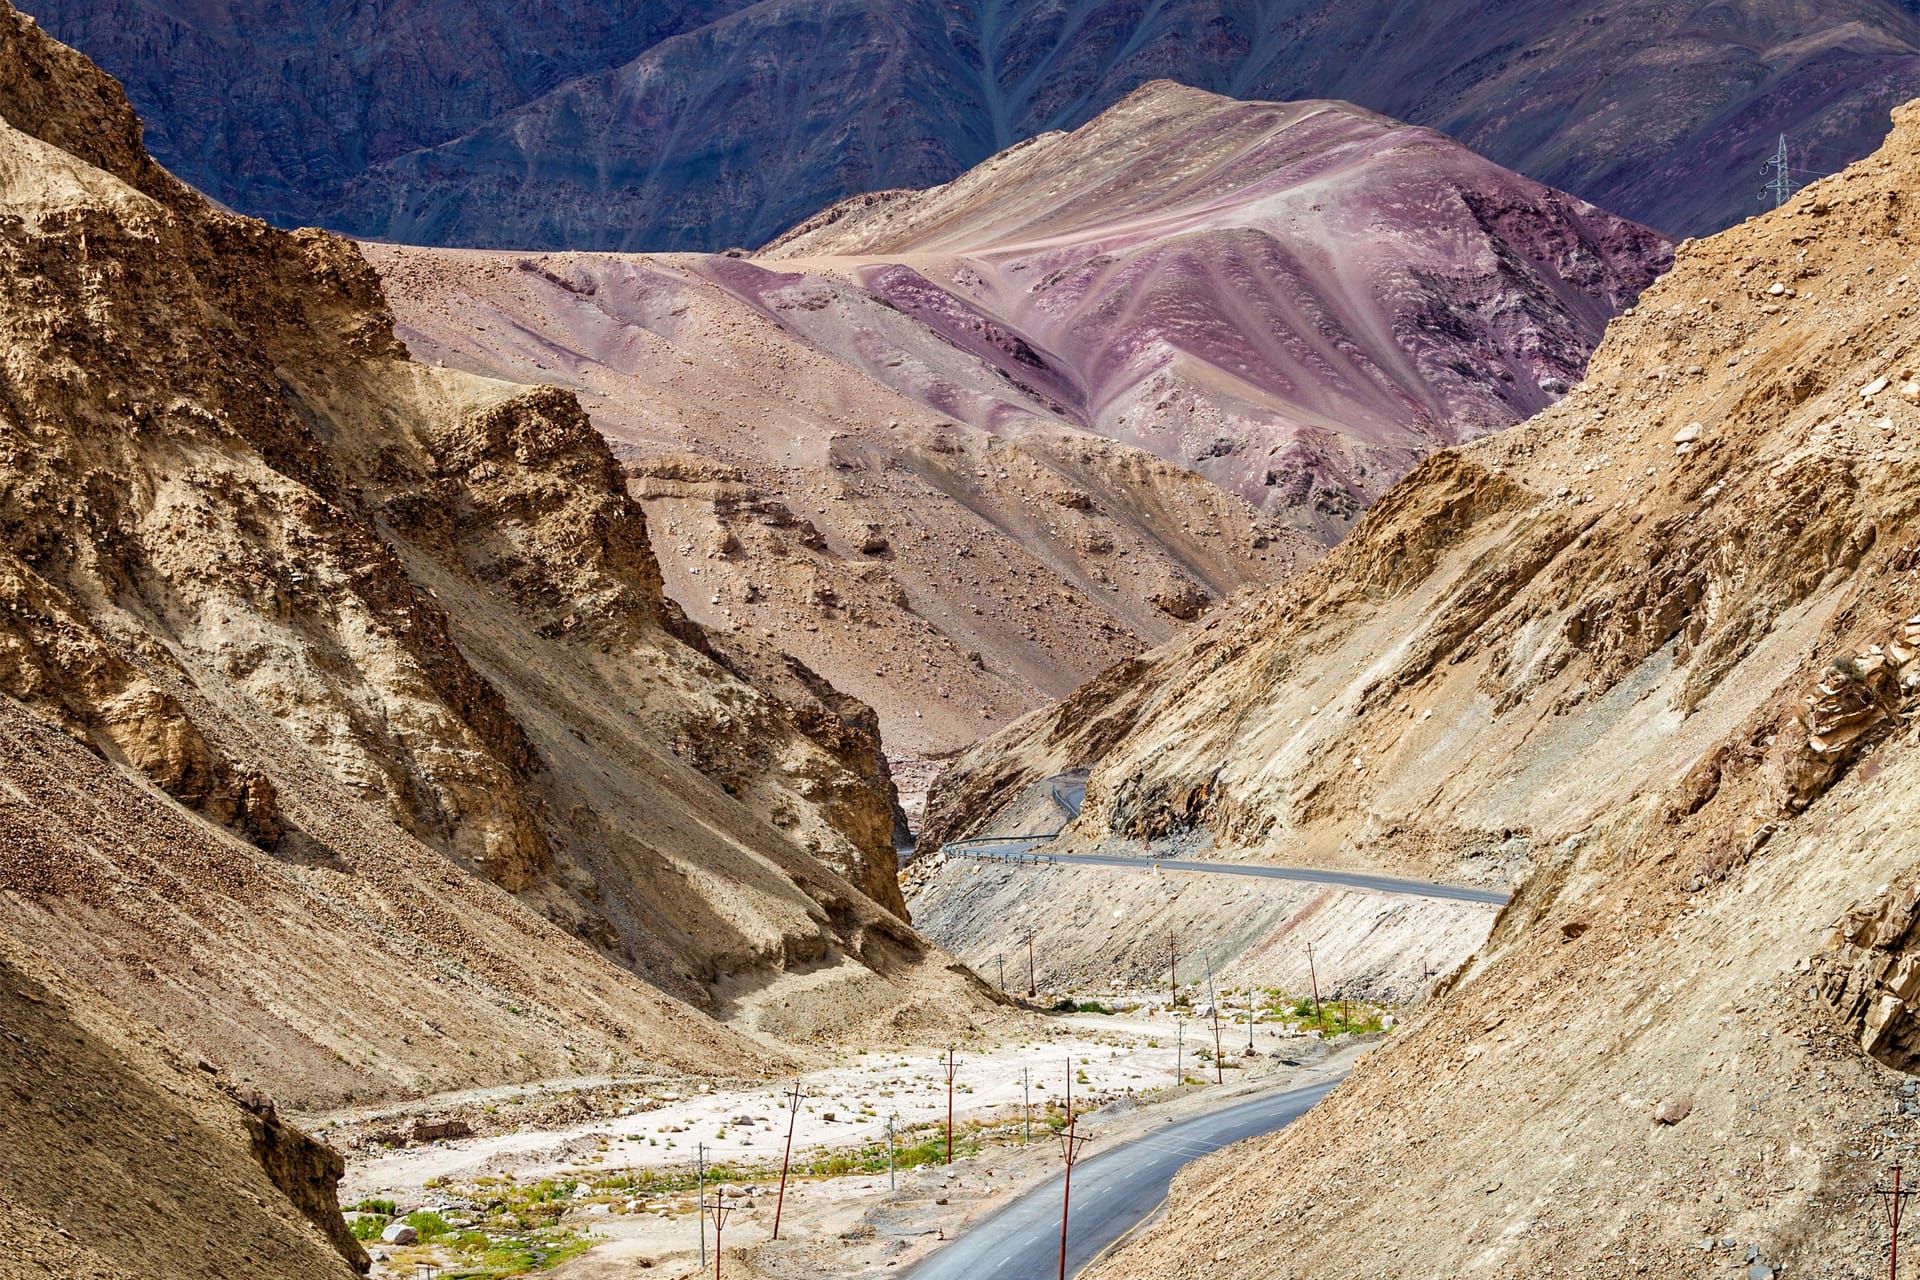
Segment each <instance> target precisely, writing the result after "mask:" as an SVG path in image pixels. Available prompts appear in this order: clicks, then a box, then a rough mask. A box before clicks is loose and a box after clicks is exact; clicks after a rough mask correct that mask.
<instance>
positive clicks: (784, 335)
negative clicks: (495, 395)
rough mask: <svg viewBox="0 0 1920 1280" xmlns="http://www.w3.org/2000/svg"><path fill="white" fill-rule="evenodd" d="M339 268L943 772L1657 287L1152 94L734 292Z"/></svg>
mask: <svg viewBox="0 0 1920 1280" xmlns="http://www.w3.org/2000/svg"><path fill="white" fill-rule="evenodd" d="M367 253H368V256H369V258H370V260H371V261H373V262H374V263H375V265H376V266H377V267H378V268H379V269H380V271H381V275H382V279H383V281H384V283H385V286H386V288H387V290H388V292H389V293H390V295H391V296H392V297H393V298H394V305H395V308H396V313H397V316H398V319H399V326H400V327H399V330H398V332H399V334H400V336H401V337H402V339H403V340H404V341H405V342H406V343H407V344H408V346H409V347H410V349H411V350H412V351H413V353H414V354H415V355H416V356H417V357H418V358H420V359H422V360H423V361H427V362H429V363H444V364H445V365H447V366H449V367H454V368H461V369H467V370H470V371H474V372H478V373H484V374H487V375H489V376H495V377H503V378H511V379H513V380H515V381H525V382H553V383H557V384H559V385H562V386H566V387H568V388H570V389H572V390H574V391H576V392H577V393H578V394H579V395H580V396H581V398H582V400H583V402H584V403H585V404H587V405H588V407H589V408H590V409H591V410H592V412H593V415H594V420H595V423H596V424H597V425H598V426H599V427H600V428H601V429H602V430H603V431H605V432H606V433H607V434H608V435H609V437H610V438H611V439H612V440H613V442H614V447H615V450H616V452H618V453H619V454H620V455H621V456H622V457H623V458H625V459H627V470H628V473H629V476H630V482H631V488H632V492H633V493H634V495H635V496H636V497H637V498H639V499H640V501H641V502H642V504H643V505H644V506H645V507H646V509H647V511H648V515H649V519H650V527H651V529H652V532H653V539H654V548H655V551H656V553H657V555H658V558H659V560H660V562H661V564H662V566H663V569H664V572H665V576H666V582H667V588H668V592H669V594H670V595H672V596H673V597H674V598H675V599H676V600H678V601H680V602H681V603H682V604H683V605H684V606H685V608H686V609H687V611H688V612H689V613H690V614H691V615H692V616H693V617H694V618H696V619H697V620H699V621H700V622H702V623H704V624H707V625H710V626H715V627H724V628H729V629H735V630H740V631H746V632H750V633H753V634H760V635H770V636H772V637H774V638H775V639H776V640H777V641H778V643H780V644H782V645H784V646H788V647H790V648H791V649H792V651H793V652H795V653H796V654H798V655H799V656H801V657H802V658H804V659H805V660H806V661H807V662H808V663H809V664H811V665H812V666H814V667H815V668H816V669H818V670H819V671H821V672H822V673H823V674H825V675H827V676H828V677H829V678H831V679H832V680H833V681H834V682H835V683H836V684H838V685H840V686H841V687H842V688H845V689H847V690H848V691H850V692H852V693H854V694H857V695H858V696H860V697H861V698H863V699H865V700H866V701H868V702H870V703H871V704H872V705H873V706H874V707H875V708H876V709H877V710H878V711H879V713H880V716H881V721H882V725H883V729H884V733H885V736H886V739H887V741H888V743H889V745H890V747H892V748H893V749H895V750H898V751H907V752H914V753H929V752H931V753H939V752H945V751H952V750H955V749H958V748H960V747H962V746H965V745H966V744H967V743H969V742H971V741H972V740H973V739H974V738H976V737H978V736H979V735H980V733H981V732H982V731H983V730H986V729H991V728H996V727H998V726H1000V725H1002V724H1004V723H1006V722H1007V721H1008V720H1010V719H1012V718H1014V717H1016V716H1017V715H1019V714H1021V713H1022V712H1025V711H1027V710H1030V709H1032V708H1033V707H1035V706H1037V705H1040V704H1041V703H1043V702H1044V701H1046V700H1049V699H1053V698H1057V697H1060V696H1062V695H1064V694H1066V693H1068V692H1070V691H1071V690H1072V689H1073V687H1074V686H1075V685H1077V684H1079V683H1080V682H1082V681H1084V680H1086V679H1088V678H1090V677H1091V676H1093V675H1094V674H1096V673H1097V672H1099V671H1100V670H1102V669H1103V668H1105V667H1107V666H1110V665H1112V664H1113V663H1114V662H1117V661H1120V660H1121V659H1123V658H1127V657H1129V656H1132V655H1133V654H1135V653H1137V652H1139V650H1140V649H1141V648H1142V647H1143V646H1144V645H1146V644H1155V643H1161V642H1164V641H1165V640H1167V639H1169V638H1170V637H1171V635H1172V634H1173V632H1174V630H1175V629H1176V628H1177V627H1178V625H1179V624H1180V623H1181V622H1183V621H1187V620H1190V619H1192V618H1193V617H1195V616H1196V615H1197V614H1198V613H1199V612H1200V611H1201V610H1202V609H1204V608H1205V607H1206V606H1208V605H1209V604H1210V603H1212V602H1214V601H1216V600H1219V599H1221V598H1224V597H1229V596H1231V595H1233V594H1234V593H1235V592H1236V591H1238V590H1240V589H1243V588H1246V587H1248V586H1252V585H1263V584H1268V583H1272V582H1275V581H1278V580H1281V579H1283V578H1285V577H1288V576H1290V575H1291V574H1292V573H1294V572H1296V571H1298V569H1300V568H1301V567H1302V566H1304V565H1305V564H1306V563H1308V562H1309V561H1311V560H1312V559H1313V558H1314V557H1316V556H1317V555H1318V554H1319V551H1320V549H1321V548H1322V547H1323V546H1324V545H1326V544H1327V543H1329V542H1331V541H1332V540H1334V539H1336V538H1338V536H1339V535H1340V534H1341V533H1343V532H1344V531H1345V529H1346V528H1347V527H1348V525H1349V524H1350V523H1351V521H1352V519H1353V518H1354V516H1355V514H1356V513H1357V512H1358V511H1359V510H1360V508H1361V507H1362V506H1363V505H1364V503H1365V502H1367V501H1368V500H1370V499H1371V498H1372V497H1374V496H1375V495H1377V494H1378V493H1380V492H1381V491H1382V490H1383V489H1384V488H1385V487H1386V486H1387V485H1388V484H1390V483H1392V481H1394V480H1395V479H1398V478H1399V476H1401V475H1402V474H1404V473H1405V472H1406V470H1407V469H1408V468H1409V467H1411V466H1412V465H1413V463H1414V462H1416V461H1417V460H1418V459H1419V458H1420V457H1422V456H1424V455H1425V454H1426V453H1428V452H1429V451H1431V450H1432V449H1434V448H1437V447H1439V446H1440V445H1442V444H1446V443H1450V442H1457V441H1460V440H1463V439H1468V438H1471V437H1473V436H1476V435H1480V434H1484V433H1485V432H1488V431H1492V430H1497V429H1500V428H1503V427H1506V426H1508V425H1510V424H1511V423H1513V422H1515V421H1517V420H1519V419H1520V418H1523V417H1525V416H1526V415H1527V414H1529V413H1531V412H1533V411H1534V410H1536V409H1539V408H1541V407H1542V406H1544V405H1546V404H1548V403H1550V402H1551V401H1552V400H1553V399H1554V398H1555V397H1556V396H1558V395H1559V394H1560V393H1562V392H1564V391H1565V389H1566V387H1567V386H1568V385H1570V384H1571V383H1572V382H1574V381H1576V380H1577V379H1578V377H1579V374H1580V371H1581V369H1582V368H1583V367H1584V365H1585V361H1586V357H1587V354H1588V352H1589V351H1590V350H1591V349H1592V347H1593V344H1594V343H1595V342H1596V341H1597V340H1598V338H1599V335H1600V332H1601V329H1602V327H1603V326H1604V324H1605V322H1606V320H1607V319H1608V318H1609V317H1610V316H1612V315H1613V314H1614V313H1615V312H1617V311H1618V310H1619V308H1620V307H1622V306H1624V305H1625V304H1626V303H1627V302H1629V301H1630V300H1631V299H1632V298H1633V297H1634V296H1635V295H1636V294H1637V293H1638V292H1639V290H1640V289H1641V288H1643V287H1644V286H1645V285H1646V283H1647V282H1648V281H1649V280H1651V279H1652V278H1653V277H1654V276H1655V275H1656V274H1657V273H1658V271H1659V270H1661V269H1662V268H1663V267H1664V266H1665V263H1666V261H1667V253H1668V251H1667V246H1666V244H1665V242H1664V241H1662V240H1661V239H1660V237H1658V236H1656V235H1654V234H1653V233H1651V232H1649V231H1647V230H1646V229H1645V228H1642V227H1638V226H1636V225H1634V224H1632V223H1629V222H1626V221H1624V220H1622V219H1619V218H1615V217H1612V216H1610V215H1608V214H1605V213H1602V212H1601V211H1599V210H1597V209H1594V208H1592V207H1591V206H1588V205H1585V204H1583V203H1581V202H1580V201H1577V200H1574V199H1572V198H1571V197H1568V196H1565V195H1562V194H1560V193H1558V192H1554V191H1551V190H1549V189H1547V188H1545V187H1542V186H1540V185H1539V184H1537V183H1531V182H1527V181H1525V180H1524V179H1521V178H1518V177H1516V176H1515V175H1513V174H1511V173H1508V172H1506V171H1505V170H1502V169H1500V168H1499V167H1497V166H1495V165H1493V164H1491V163H1489V162H1488V161H1485V160H1483V159H1481V158H1480V157H1478V156H1475V155H1473V154H1472V153H1471V152H1469V151H1467V150H1465V149H1464V148H1462V147H1459V146H1457V145H1455V144H1453V143H1451V142H1448V141H1446V140H1445V139H1444V138H1441V137H1440V136H1438V135H1436V134H1433V133H1431V132H1428V131H1426V130H1419V129H1410V128H1407V127H1405V126H1401V125H1398V124H1396V123H1394V122H1393V121H1390V120H1386V119H1384V118H1382V117H1379V116H1375V115H1372V114H1371V113H1368V112H1364V111H1360V110H1358V109H1356V108H1352V107H1349V106H1346V105H1344V104H1337V103H1303V104H1289V105H1285V106H1281V105H1275V104H1271V103H1238V102H1233V101H1231V100H1229V99H1225V98H1218V97H1214V96H1213V95H1210V94H1204V93H1200V92H1197V91H1193V90H1187V89H1182V88H1180V87H1179V86H1176V85H1172V84H1167V83H1159V84H1155V85H1153V86H1150V87H1149V88H1147V89H1143V90H1141V91H1140V92H1139V93H1137V94H1135V95H1133V96H1132V97H1130V98H1128V99H1127V100H1126V101H1125V102H1124V103H1121V104H1120V105H1118V106H1115V107H1114V108H1112V109H1111V110H1109V111H1108V112H1106V113H1105V114H1103V115H1102V116H1100V117H1099V118H1098V119H1097V120H1095V121H1093V122H1092V123H1090V124H1088V125H1087V126H1085V127H1084V128H1082V129H1079V130H1077V131H1075V132H1074V133H1072V134H1052V135H1048V136H1047V137H1045V138H1041V139H1037V140H1035V141H1032V142H1029V143H1026V144H1022V145H1020V146H1016V147H1014V148H1012V149H1010V150H1008V151H1006V152H1005V153H1004V154H1002V155H1000V156H997V157H995V158H994V159H993V160H990V161H988V162H987V163H986V164H984V165H982V166H980V167H979V168H978V169H976V170H974V171H973V172H972V173H969V174H967V175H965V176H964V177H962V178H959V179H957V180H956V181H954V182H952V183H950V184H948V185H947V186H944V187H938V188H933V189H931V190H928V191H924V192H890V193H884V194H881V195H876V196H868V197H860V198H858V199H855V200H852V201H848V202H846V203H844V204H841V205H836V206H834V207H833V208H831V209H829V210H827V211H825V212H824V213H822V214H820V215H819V216H818V217H816V218H813V219H811V220H809V221H808V222H807V223H805V224H803V225H802V226H801V227H799V228H797V229H796V230H795V231H794V232H793V233H792V234H790V235H789V236H787V237H784V238H783V239H782V240H781V241H779V242H777V243H776V244H775V245H773V246H771V247H770V248H769V249H768V250H767V251H765V252H763V253H761V254H758V255H750V256H737V255H714V256H702V255H692V254H687V255H657V256H627V255H605V254H577V253H575V254H516V253H490V254H487V253H459V252H452V251H441V250H422V249H412V248H402V247H396V246H381V245H369V246H368V247H367Z"/></svg>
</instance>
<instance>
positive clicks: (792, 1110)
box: [773, 1080, 804, 1240]
mask: <svg viewBox="0 0 1920 1280" xmlns="http://www.w3.org/2000/svg"><path fill="white" fill-rule="evenodd" d="M803 1096H804V1095H803V1094H802V1093H801V1092H800V1082H799V1081H798V1080H795V1081H794V1082H793V1089H792V1091H791V1092H790V1093H788V1094H787V1154H785V1155H784V1156H781V1157H780V1198H779V1199H778V1200H776V1201H774V1202H773V1238H774V1239H775V1240H778V1239H779V1238H780V1215H781V1213H783V1212H784V1211H785V1210H786V1207H787V1169H788V1168H789V1167H790V1166H791V1165H792V1164H793V1126H794V1124H795V1123H797V1122H798V1121H799V1119H800V1099H801V1098H802V1097H803Z"/></svg>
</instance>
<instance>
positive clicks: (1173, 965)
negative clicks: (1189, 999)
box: [1167, 933, 1180, 1000]
mask: <svg viewBox="0 0 1920 1280" xmlns="http://www.w3.org/2000/svg"><path fill="white" fill-rule="evenodd" d="M1167 991H1168V992H1169V993H1170V995H1169V998H1170V999H1173V1000H1178V999H1179V998H1180V942H1179V935H1178V934H1174V933H1169V934H1168V935H1167Z"/></svg>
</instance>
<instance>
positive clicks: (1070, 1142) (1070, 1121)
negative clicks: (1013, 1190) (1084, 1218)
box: [1060, 1058, 1090, 1280]
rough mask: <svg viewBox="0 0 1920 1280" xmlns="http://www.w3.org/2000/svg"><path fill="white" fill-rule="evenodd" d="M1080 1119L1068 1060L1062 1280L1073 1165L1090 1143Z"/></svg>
mask: <svg viewBox="0 0 1920 1280" xmlns="http://www.w3.org/2000/svg"><path fill="white" fill-rule="evenodd" d="M1078 1120H1079V1118H1078V1117H1077V1116H1075V1115H1074V1114H1073V1059H1072V1058H1068V1059H1067V1129H1066V1132H1065V1133H1062V1134H1061V1135H1060V1154H1061V1155H1062V1156H1063V1157H1065V1159H1066V1162H1067V1176H1066V1180H1065V1181H1064V1182H1062V1183H1061V1185H1060V1280H1067V1211H1068V1209H1069V1208H1070V1207H1071V1206H1072V1204H1073V1163H1074V1161H1075V1160H1077V1159H1078V1158H1079V1156H1080V1147H1081V1144H1083V1143H1085V1142H1088V1141H1090V1139H1089V1138H1088V1137H1087V1135H1085V1134H1083V1133H1081V1132H1079V1129H1078Z"/></svg>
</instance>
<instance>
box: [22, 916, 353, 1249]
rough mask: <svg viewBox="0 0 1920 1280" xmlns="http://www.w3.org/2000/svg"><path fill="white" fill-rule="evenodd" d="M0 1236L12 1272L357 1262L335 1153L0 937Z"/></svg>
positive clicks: (340, 1170) (337, 1158) (158, 1037)
mask: <svg viewBox="0 0 1920 1280" xmlns="http://www.w3.org/2000/svg"><path fill="white" fill-rule="evenodd" d="M0 1001H3V1002H4V1008H5V1010H6V1014H5V1018H4V1020H0V1089H4V1090H5V1091H6V1097H7V1103H6V1105H5V1106H4V1107H0V1141H4V1142H5V1143H6V1145H7V1151H8V1157H7V1160H6V1161H5V1162H4V1163H0V1239H4V1240H5V1241H6V1242H7V1249H8V1255H9V1260H8V1266H9V1268H11V1269H16V1270H18V1271H19V1274H22V1275H59V1276H79V1275H110V1276H143V1277H153V1278H154V1280H173V1278H175V1277H179V1278H180V1280H185V1278H186V1277H190V1276H204V1275H208V1274H230V1275H244V1274H270V1275H275V1276H286V1277H289V1278H290V1280H350V1277H352V1276H353V1275H354V1274H355V1272H356V1271H362V1272H364V1271H365V1270H366V1269H367V1268H368V1266H369V1259H368V1258H367V1255H366V1252H365V1251H364V1250H363V1249H362V1248H361V1247H360V1244H359V1242H358V1241H356V1240H355V1239H354V1238H353V1236H352V1233H351V1232H349V1231H348V1230H347V1225H346V1223H345V1222H343V1221H342V1220H341V1217H340V1208H339V1204H338V1202H337V1200H336V1197H335V1187H336V1185H337V1184H338V1182H339V1179H340V1175H341V1172H342V1171H343V1170H344V1168H345V1165H344V1162H343V1161H342V1160H341V1158H340V1155H339V1153H338V1152H335V1151H334V1150H333V1149H332V1148H330V1147H327V1146H324V1145H322V1144H320V1143H318V1142H316V1141H314V1140H313V1139H312V1138H310V1137H308V1136H307V1135H306V1134H304V1133H301V1132H300V1131H299V1130H297V1129H295V1128H293V1127H292V1126H290V1125H288V1124H286V1123H285V1122H284V1121H282V1120H280V1119H278V1118H277V1117H276V1116H275V1115H274V1114H273V1109H272V1104H271V1103H266V1104H264V1106H257V1107H256V1108H249V1107H247V1106H245V1105H244V1104H242V1103H241V1102H239V1101H236V1100H235V1099H234V1098H233V1097H231V1096H229V1094H228V1093H227V1092H226V1091H223V1090H222V1089H221V1088H220V1086H219V1085H218V1084H217V1083H216V1082H215V1080H214V1078H213V1077H212V1076H211V1075H208V1074H207V1073H205V1072H203V1071H199V1070H196V1069H195V1068H194V1067H193V1065H192V1064H191V1063H190V1062H187V1061H185V1060H183V1059H182V1058H181V1057H180V1056H179V1054H178V1052H177V1051H176V1050H174V1049H172V1048H171V1047H170V1046H168V1045H167V1044H166V1042H165V1041H164V1040H163V1039H162V1037H160V1036H159V1035H158V1034H156V1033H155V1032H154V1031H153V1030H152V1029H151V1028H143V1027H141V1026H139V1025H138V1024H137V1023H136V1021H135V1020H133V1019H130V1018H128V1017H127V1016H126V1015H125V1014H124V1013H122V1012H120V1011H119V1010H117V1009H114V1008H112V1007H110V1006H108V1005H107V1004H106V1003H105V1002H104V1001H102V1000H101V999H100V998H99V997H98V996H95V995H93V994H91V993H90V992H87V991H86V990H85V989H84V988H83V987H79V986H77V985H75V984H72V983H70V982H69V981H68V980H67V979H66V978H65V977H64V976H63V975H61V974H60V973H59V972H58V971H57V970H55V969H54V968H53V966H51V965H50V964H47V963H45V962H44V961H42V960H40V959H38V958H36V957H34V956H32V955H31V954H30V953H28V952H26V951H25V950H24V949H22V948H21V947H20V946H19V944H17V943H16V942H14V941H13V940H12V939H11V938H8V937H6V936H4V935H0Z"/></svg>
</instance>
